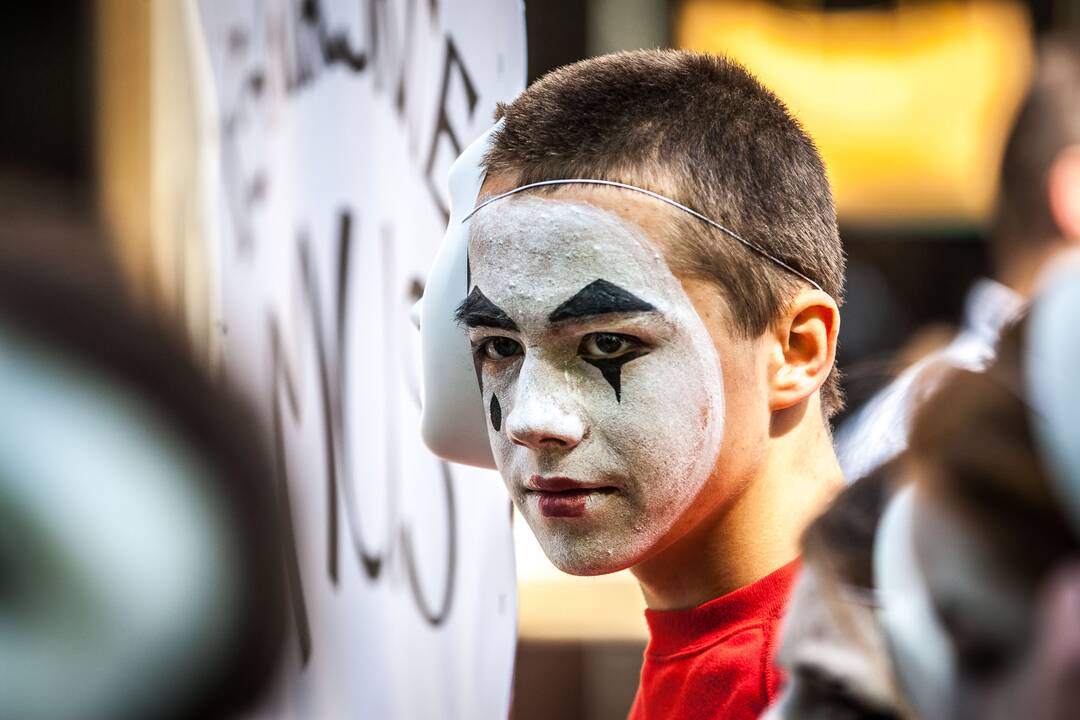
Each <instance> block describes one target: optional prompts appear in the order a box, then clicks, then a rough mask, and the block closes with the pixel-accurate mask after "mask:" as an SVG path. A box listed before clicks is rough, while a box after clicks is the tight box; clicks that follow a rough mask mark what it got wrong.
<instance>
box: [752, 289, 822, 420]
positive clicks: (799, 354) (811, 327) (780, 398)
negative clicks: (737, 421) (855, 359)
mask: <svg viewBox="0 0 1080 720" xmlns="http://www.w3.org/2000/svg"><path fill="white" fill-rule="evenodd" d="M774 328H775V332H774V334H773V340H774V343H775V344H774V347H773V349H772V351H771V353H770V357H769V379H768V380H769V409H770V410H774V411H775V410H783V409H785V408H789V407H792V406H794V405H798V404H799V403H800V402H802V401H803V400H806V399H807V398H809V397H810V396H811V395H813V394H814V392H815V391H816V390H817V389H818V388H820V387H821V385H822V383H824V382H825V379H826V378H827V377H829V372H830V371H831V370H832V367H833V362H834V361H835V360H836V338H837V336H838V334H839V332H840V310H839V308H837V306H836V301H835V300H833V299H832V297H830V296H829V295H828V294H827V293H824V292H822V291H820V290H812V289H805V290H801V291H800V292H799V294H798V295H796V297H795V299H794V301H793V302H792V303H791V304H790V305H789V306H788V309H787V310H786V311H785V312H784V314H783V315H782V316H781V317H780V319H779V320H778V321H777V322H776V325H775V326H774Z"/></svg>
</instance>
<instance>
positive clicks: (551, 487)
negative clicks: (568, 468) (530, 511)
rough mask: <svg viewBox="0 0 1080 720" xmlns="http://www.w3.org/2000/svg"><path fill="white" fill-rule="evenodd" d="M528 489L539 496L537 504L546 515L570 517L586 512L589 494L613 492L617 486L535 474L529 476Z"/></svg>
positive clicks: (542, 513)
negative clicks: (590, 483) (598, 484)
mask: <svg viewBox="0 0 1080 720" xmlns="http://www.w3.org/2000/svg"><path fill="white" fill-rule="evenodd" d="M526 490H527V491H528V492H530V493H532V494H534V495H536V496H537V505H538V507H539V509H540V514H541V515H543V516H544V517H563V518H569V517H580V516H582V515H584V514H585V510H586V505H587V502H588V499H589V496H591V495H600V494H608V493H612V492H615V491H616V488H614V487H611V486H610V485H604V486H597V485H587V484H585V483H581V482H578V481H576V480H571V479H570V478H565V477H550V478H545V477H540V476H539V475H534V476H533V477H531V478H529V482H528V483H527V484H526Z"/></svg>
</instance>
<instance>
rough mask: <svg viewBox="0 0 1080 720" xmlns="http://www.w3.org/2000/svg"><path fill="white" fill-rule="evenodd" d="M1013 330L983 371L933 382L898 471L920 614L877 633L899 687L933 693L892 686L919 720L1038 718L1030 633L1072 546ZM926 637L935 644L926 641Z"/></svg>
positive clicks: (1038, 674)
mask: <svg viewBox="0 0 1080 720" xmlns="http://www.w3.org/2000/svg"><path fill="white" fill-rule="evenodd" d="M1025 327H1026V326H1025V325H1023V324H1021V325H1019V326H1018V327H1016V328H1013V329H1010V330H1009V331H1008V332H1007V334H1006V335H1005V336H1004V338H1003V340H1002V343H1001V346H1000V349H999V353H998V357H997V359H996V360H995V362H994V363H993V364H992V365H991V366H990V367H989V368H987V370H986V371H985V372H982V373H975V372H971V371H961V370H958V371H954V373H953V375H951V376H950V377H949V378H948V379H947V380H946V381H944V382H943V383H942V386H941V388H940V389H939V390H938V391H937V392H936V393H935V394H934V395H933V396H932V397H931V398H930V399H929V400H927V401H926V403H925V404H924V406H923V407H922V408H921V410H920V411H919V413H918V414H917V416H916V419H915V424H914V426H913V430H912V436H911V445H910V447H909V448H908V450H907V451H906V452H905V453H904V454H903V455H902V456H901V458H900V460H899V461H898V462H899V478H900V480H902V481H907V482H910V483H912V490H911V491H910V495H909V497H908V498H907V500H908V504H909V520H908V531H909V532H910V537H911V539H912V548H913V550H914V557H915V560H916V562H917V566H918V572H919V573H920V574H921V578H922V584H923V586H924V588H925V592H926V596H927V598H928V599H929V604H928V608H929V615H925V616H924V617H923V620H924V621H925V622H911V623H909V625H908V626H907V627H904V626H901V625H900V624H898V623H894V624H892V625H887V629H888V630H889V632H890V644H891V646H892V647H893V648H894V661H895V662H896V663H897V666H898V670H899V675H900V676H901V677H907V678H914V677H921V678H933V679H934V681H936V682H940V687H939V688H936V692H935V693H933V694H931V693H930V692H928V691H927V690H928V688H927V687H925V686H924V685H925V684H929V683H924V684H918V683H914V682H910V681H909V682H908V683H907V684H906V685H905V692H907V693H908V695H909V698H910V699H911V700H912V703H913V705H914V707H915V709H916V710H917V711H918V714H919V716H920V717H924V718H927V719H928V720H935V718H960V719H963V718H980V719H982V720H993V719H994V718H1017V717H1037V716H1040V715H1039V712H1040V709H1042V708H1045V707H1047V705H1046V702H1047V700H1048V699H1047V698H1046V697H1045V695H1044V694H1043V690H1044V689H1045V687H1044V683H1043V681H1044V680H1045V679H1046V677H1045V672H1046V670H1047V665H1046V663H1044V662H1039V661H1038V659H1039V656H1040V654H1044V653H1041V651H1040V643H1039V642H1036V641H1035V639H1036V638H1037V637H1039V636H1040V635H1041V636H1042V637H1044V638H1045V637H1047V633H1050V636H1051V637H1052V636H1053V635H1054V634H1055V633H1056V631H1054V630H1053V628H1042V629H1041V630H1040V628H1039V624H1040V613H1039V609H1040V607H1041V606H1042V605H1043V604H1044V603H1045V602H1046V600H1045V594H1046V592H1047V590H1048V588H1051V587H1053V584H1054V580H1055V578H1056V576H1057V574H1058V573H1059V571H1061V570H1062V569H1065V568H1068V567H1069V566H1071V565H1074V564H1075V562H1076V561H1077V559H1078V558H1080V536H1078V535H1077V533H1076V532H1075V528H1074V527H1073V526H1072V524H1071V522H1070V519H1069V517H1068V515H1067V513H1066V512H1065V510H1064V508H1063V506H1062V504H1061V503H1060V501H1059V497H1058V494H1057V493H1056V491H1055V489H1054V487H1053V482H1052V481H1051V479H1050V477H1049V476H1048V474H1047V472H1046V467H1045V465H1044V462H1043V455H1042V451H1041V449H1040V447H1039V445H1038V443H1037V442H1036V439H1035V437H1034V435H1033V432H1032V420H1031V418H1032V411H1031V407H1030V405H1029V402H1028V400H1027V397H1026V393H1025V390H1024V383H1023V370H1022V365H1023V356H1022V338H1023V334H1024V328H1025ZM1073 430H1075V428H1074V429H1073ZM881 541H882V539H881V538H879V542H881ZM879 570H880V568H879ZM884 570H885V571H886V572H888V569H887V568H885V569H884ZM1074 589H1075V588H1074ZM1065 597H1073V598H1075V597H1076V596H1075V594H1072V595H1066V596H1065ZM1073 610H1074V611H1075V612H1078V613H1080V606H1074V608H1073ZM931 615H932V616H931ZM910 617H911V618H912V619H913V620H914V619H915V618H916V616H915V615H912V616H910ZM1044 617H1048V616H1045V615H1044ZM1049 617H1054V615H1053V614H1052V613H1051V615H1049ZM1056 617H1057V619H1058V621H1060V620H1061V619H1062V617H1061V614H1058V615H1057V616H1056ZM1078 620H1080V615H1074V616H1073V617H1072V618H1071V620H1070V621H1069V624H1068V625H1067V626H1065V627H1063V628H1061V630H1062V631H1063V632H1065V633H1071V630H1070V629H1069V627H1070V626H1075V624H1076V623H1077V621H1078ZM935 626H936V627H937V628H939V630H938V631H934V634H935V635H937V636H938V638H937V639H934V640H933V641H932V642H931V643H926V642H925V637H924V636H925V634H926V632H927V628H928V627H931V628H932V627H935ZM1073 635H1074V637H1075V634H1073ZM916 636H918V637H920V638H922V639H920V641H919V642H916V641H915V640H914V639H913V638H914V637H916ZM938 640H944V644H945V647H941V648H937V649H935V650H934V651H933V652H932V653H930V652H926V651H925V650H922V651H920V652H912V653H908V654H905V653H902V652H895V649H896V648H915V647H916V646H917V645H921V647H922V648H926V647H927V646H928V645H931V646H933V645H934V644H935V643H936V642H937V641H938ZM1043 647H1046V646H1043ZM1073 650H1074V651H1075V650H1076V648H1074V649H1073ZM1073 667H1074V668H1076V667H1077V666H1073ZM1059 697H1060V696H1059ZM1069 712H1070V713H1074V712H1075V707H1073V708H1070V710H1069ZM1071 716H1074V715H1071ZM1047 717H1051V716H1047Z"/></svg>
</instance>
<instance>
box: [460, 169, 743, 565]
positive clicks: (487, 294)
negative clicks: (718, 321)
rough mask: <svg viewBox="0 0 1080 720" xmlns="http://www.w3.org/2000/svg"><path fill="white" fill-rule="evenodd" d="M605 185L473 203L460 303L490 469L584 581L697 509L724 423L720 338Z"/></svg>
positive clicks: (664, 537)
mask: <svg viewBox="0 0 1080 720" xmlns="http://www.w3.org/2000/svg"><path fill="white" fill-rule="evenodd" d="M612 192H616V193H617V191H611V190H604V191H603V193H607V194H606V195H605V196H604V197H606V198H607V200H606V202H604V203H597V202H595V200H596V198H597V197H599V196H600V193H596V192H592V193H590V191H587V190H585V191H583V190H574V189H560V190H559V191H557V192H556V193H554V194H545V195H540V196H534V195H519V196H515V197H512V198H507V199H504V200H500V201H499V202H497V203H494V204H493V205H491V206H489V207H487V208H485V209H483V210H481V211H480V212H479V213H478V214H477V215H476V216H474V217H473V218H472V220H471V223H472V229H471V236H470V243H469V265H470V271H471V284H470V295H469V298H468V300H467V301H466V303H465V305H464V306H463V308H462V312H461V318H462V320H463V322H464V323H465V325H466V326H467V327H468V330H469V336H470V340H471V342H472V345H473V350H474V358H475V361H476V367H477V374H478V378H479V380H480V384H481V390H482V394H483V400H484V406H485V408H486V409H487V413H488V433H489V437H490V440H491V446H492V450H493V453H494V456H495V460H496V464H497V465H498V468H499V471H500V472H501V474H502V476H503V478H504V480H505V481H506V484H507V487H508V488H509V490H510V493H511V496H512V497H513V499H514V502H515V504H516V505H517V507H518V509H519V510H520V511H521V513H522V515H523V516H524V517H525V519H526V521H527V522H528V523H529V526H530V527H531V528H532V530H533V532H534V533H535V535H536V536H537V538H538V539H539V541H540V544H541V546H542V547H543V548H544V551H545V552H546V553H547V555H548V557H549V558H550V559H551V561H552V562H553V563H554V564H555V565H556V566H558V567H559V568H561V569H562V570H564V571H566V572H570V573H574V574H583V575H587V574H600V573H606V572H613V571H615V570H619V569H622V568H626V567H629V566H631V565H634V564H636V563H638V562H639V561H641V560H642V559H644V558H645V557H646V556H647V555H648V554H649V553H650V551H652V550H654V549H656V548H657V547H658V546H661V545H663V544H665V543H667V542H670V541H671V540H672V537H671V536H672V535H673V534H678V533H681V532H686V531H687V529H688V525H692V524H693V522H694V518H697V517H700V515H701V514H702V513H703V512H706V511H707V507H706V506H708V505H709V504H710V502H709V501H706V502H702V499H703V495H702V490H703V489H704V488H705V487H706V486H707V485H708V484H709V480H710V478H711V476H712V475H713V471H714V467H715V465H716V463H717V457H718V455H719V453H720V448H721V440H722V439H723V437H724V427H725V397H724V383H723V375H722V372H721V366H722V363H721V359H720V356H719V354H718V352H717V338H715V337H714V334H713V333H711V332H710V327H709V326H708V325H707V323H706V322H703V319H702V317H701V316H700V315H699V313H698V310H697V309H696V308H695V305H694V303H693V302H692V300H691V298H690V297H689V296H688V294H687V291H686V290H685V289H684V286H683V284H682V283H681V282H680V280H679V279H678V278H676V277H675V275H673V274H672V272H671V270H670V269H669V268H668V266H667V263H666V261H665V259H664V257H663V254H662V253H661V250H660V247H659V245H657V244H656V241H655V240H654V239H653V238H651V237H649V233H650V232H652V233H654V234H655V232H656V231H657V229H658V227H657V225H658V224H657V223H638V222H634V221H633V220H632V218H635V215H636V214H637V215H640V207H641V206H640V204H637V201H635V200H628V199H626V198H625V197H620V196H619V195H617V194H616V195H614V196H612V195H611V193H612ZM612 197H614V201H612V199H611V198H612ZM586 198H588V199H589V201H586V200H585V199H586ZM601 205H602V206H603V208H602V207H601ZM634 208H638V210H635V209H634ZM643 226H645V227H644V228H643ZM665 227H666V226H665ZM645 228H647V229H645ZM730 421H731V418H730V417H729V418H728V422H729V423H730Z"/></svg>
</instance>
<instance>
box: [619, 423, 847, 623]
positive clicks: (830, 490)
mask: <svg viewBox="0 0 1080 720" xmlns="http://www.w3.org/2000/svg"><path fill="white" fill-rule="evenodd" d="M767 444H768V447H767V448H766V449H765V452H764V453H763V454H762V456H761V462H760V463H758V464H757V466H756V468H755V469H754V472H753V473H752V476H751V477H748V478H744V479H743V481H742V482H741V483H740V484H741V485H744V489H743V490H742V491H741V492H739V493H737V494H736V495H735V496H734V497H733V499H732V500H731V501H730V502H728V503H727V504H726V505H725V506H724V507H721V508H720V509H719V510H718V511H717V512H716V513H714V514H713V515H712V516H710V517H707V518H706V519H704V520H703V521H702V522H700V523H698V525H697V526H696V527H695V528H694V529H693V530H692V531H691V532H689V533H687V534H686V535H684V536H683V537H681V538H679V539H678V540H677V541H675V542H674V543H673V544H672V545H670V546H668V547H666V548H664V549H663V550H661V551H660V552H659V553H657V554H655V555H653V556H652V557H650V558H649V559H647V560H645V561H644V562H642V563H639V564H638V565H636V566H634V567H633V568H632V569H631V571H632V572H633V573H634V576H635V577H636V578H637V580H638V583H639V584H640V585H641V591H642V594H643V595H644V596H645V602H646V605H647V606H648V607H649V608H650V609H652V610H681V609H686V608H693V607H697V606H698V605H701V604H702V603H705V602H708V601H709V600H712V599H714V598H717V597H720V596H721V595H725V594H727V593H729V592H731V591H733V590H736V589H738V588H741V587H744V586H746V585H749V584H751V583H753V582H756V581H757V580H760V579H761V578H763V577H765V576H766V575H768V574H769V573H771V572H772V571H774V570H776V569H778V568H780V567H782V566H784V565H786V564H787V563H789V562H790V561H792V560H794V559H795V558H796V557H798V555H799V538H800V537H801V535H802V532H803V529H804V528H805V527H806V526H807V525H808V524H809V523H810V521H812V520H813V519H814V518H815V517H817V516H818V515H819V514H820V513H821V511H822V510H824V508H825V506H826V505H827V504H828V503H829V501H830V500H831V499H832V497H833V496H834V495H835V494H836V493H837V492H838V491H839V490H840V488H841V487H843V475H842V473H841V471H840V465H839V463H838V462H837V459H836V453H835V452H834V451H833V445H832V438H831V436H830V434H829V431H828V429H827V427H826V425H825V423H824V421H821V422H820V423H818V422H801V423H798V424H797V426H796V427H795V428H793V429H792V430H791V431H789V432H786V433H784V434H782V435H780V436H778V437H770V439H769V441H768V443H767Z"/></svg>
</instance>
